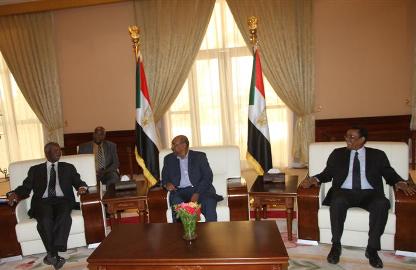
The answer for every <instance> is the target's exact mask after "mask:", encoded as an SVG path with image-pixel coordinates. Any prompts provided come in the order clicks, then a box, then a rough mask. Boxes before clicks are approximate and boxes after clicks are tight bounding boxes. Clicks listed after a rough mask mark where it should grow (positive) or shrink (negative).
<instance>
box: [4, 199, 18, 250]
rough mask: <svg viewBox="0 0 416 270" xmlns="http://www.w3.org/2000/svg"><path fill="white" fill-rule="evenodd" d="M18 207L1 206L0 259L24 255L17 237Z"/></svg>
mask: <svg viewBox="0 0 416 270" xmlns="http://www.w3.org/2000/svg"><path fill="white" fill-rule="evenodd" d="M15 208H16V206H9V205H8V204H0V228H1V230H0V239H1V241H0V258H6V257H12V256H19V255H22V250H21V248H20V244H19V242H17V237H16V230H15V226H16V223H17V222H16V215H15Z"/></svg>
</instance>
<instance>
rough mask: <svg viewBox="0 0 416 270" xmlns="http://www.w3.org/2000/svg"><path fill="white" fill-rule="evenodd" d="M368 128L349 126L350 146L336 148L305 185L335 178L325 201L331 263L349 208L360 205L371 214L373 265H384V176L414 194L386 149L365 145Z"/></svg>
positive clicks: (369, 246) (336, 259)
mask: <svg viewBox="0 0 416 270" xmlns="http://www.w3.org/2000/svg"><path fill="white" fill-rule="evenodd" d="M367 137H368V132H367V130H366V129H364V128H360V127H353V128H350V129H349V130H348V131H347V133H346V135H345V141H346V143H347V147H342V148H337V149H335V150H334V151H333V152H332V153H331V155H330V156H329V157H328V161H327V165H326V167H325V169H324V170H323V171H322V172H321V173H320V174H318V175H315V176H313V177H310V178H308V179H306V180H305V181H304V182H303V183H302V186H303V187H304V188H309V187H311V186H318V183H320V182H321V183H325V182H330V181H332V188H331V189H330V190H329V191H328V194H327V196H326V197H325V199H324V201H323V204H324V205H328V206H329V207H330V210H329V212H330V219H331V232H332V240H331V241H332V248H331V251H330V252H329V254H328V257H327V260H328V262H329V263H332V264H337V263H338V262H339V257H340V255H341V236H342V233H343V230H344V222H345V218H346V215H347V210H348V208H350V207H360V208H363V209H365V210H367V211H368V212H369V214H370V229H369V233H368V236H369V238H368V244H367V248H366V251H365V255H366V257H367V258H368V259H369V263H370V265H371V266H373V267H375V268H382V267H383V262H382V261H381V259H380V257H379V256H378V254H377V251H378V250H380V237H381V235H382V234H383V232H384V228H385V227H386V223H387V217H388V210H389V208H390V201H389V200H388V199H387V198H386V197H385V195H384V190H383V182H382V181H383V180H382V177H383V178H384V179H385V180H386V182H387V184H389V185H391V186H394V187H395V188H396V190H402V191H403V192H404V193H405V194H406V195H413V194H415V192H416V189H415V188H414V186H413V185H409V184H408V182H407V181H404V180H403V179H402V178H401V177H400V176H399V175H398V174H397V173H396V171H395V170H394V169H393V168H392V167H391V166H390V162H389V160H388V159H387V156H386V153H384V152H383V151H381V150H378V149H374V148H369V147H364V144H365V143H366V141H367Z"/></svg>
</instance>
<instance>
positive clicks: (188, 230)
mask: <svg viewBox="0 0 416 270" xmlns="http://www.w3.org/2000/svg"><path fill="white" fill-rule="evenodd" d="M197 219H198V217H197V215H189V216H182V217H181V221H182V225H183V236H182V237H183V239H185V240H187V241H192V240H195V239H196V238H197V234H196V223H197Z"/></svg>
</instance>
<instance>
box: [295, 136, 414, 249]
mask: <svg viewBox="0 0 416 270" xmlns="http://www.w3.org/2000/svg"><path fill="white" fill-rule="evenodd" d="M344 146H345V142H320V143H312V144H311V145H310V146H309V175H311V176H313V175H315V174H318V173H320V172H321V171H322V170H323V169H324V168H325V166H326V162H327V159H328V157H329V155H330V154H331V152H332V151H333V150H334V149H335V148H339V147H344ZM366 146H367V147H372V148H377V149H381V150H383V151H384V152H385V153H386V155H387V157H388V159H389V161H390V165H391V166H392V167H393V168H394V169H395V170H396V172H397V173H398V174H399V175H400V176H401V177H402V178H403V179H405V180H407V179H408V178H409V148H408V146H407V144H405V143H400V142H367V143H366ZM330 187H331V182H329V183H323V184H321V186H320V188H310V189H304V188H302V187H299V188H298V239H299V241H300V242H302V241H303V240H313V241H319V242H321V243H331V237H332V234H331V223H330V218H329V206H325V205H322V201H323V199H324V198H325V195H326V193H327V192H328V190H329V188H330ZM384 193H385V196H386V197H387V198H388V199H389V200H390V203H391V208H390V210H389V213H388V220H387V225H386V228H385V231H384V234H383V235H382V237H381V248H382V249H385V250H404V251H412V252H414V251H416V249H415V248H416V246H415V245H414V244H411V243H410V241H409V240H407V239H408V238H412V235H415V234H414V233H416V229H415V226H414V222H413V224H411V223H409V222H408V221H409V220H408V219H413V220H414V221H416V220H415V218H414V213H415V212H414V211H415V210H414V209H416V208H413V210H412V206H411V205H412V203H416V196H413V197H407V196H405V195H404V194H403V192H400V191H399V192H395V190H394V188H393V187H391V186H389V185H387V184H386V183H385V182H384ZM409 206H410V207H409ZM413 207H416V204H415V205H414V206H413ZM412 212H413V214H412ZM368 224H369V214H368V212H367V211H365V210H363V209H361V208H355V207H354V208H351V209H349V210H348V212H347V218H346V221H345V225H344V233H343V236H342V239H341V243H342V244H343V245H348V246H357V247H365V246H367V240H368V228H369V225H368ZM404 229H405V230H408V231H407V232H405V231H404ZM412 232H413V233H412Z"/></svg>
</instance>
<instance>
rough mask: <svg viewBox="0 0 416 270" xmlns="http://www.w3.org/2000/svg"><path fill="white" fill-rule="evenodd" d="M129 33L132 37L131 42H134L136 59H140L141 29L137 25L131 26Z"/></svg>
mask: <svg viewBox="0 0 416 270" xmlns="http://www.w3.org/2000/svg"><path fill="white" fill-rule="evenodd" d="M129 34H130V37H131V42H133V50H134V55H135V56H136V61H139V50H140V29H139V27H138V26H137V25H130V26H129Z"/></svg>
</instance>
